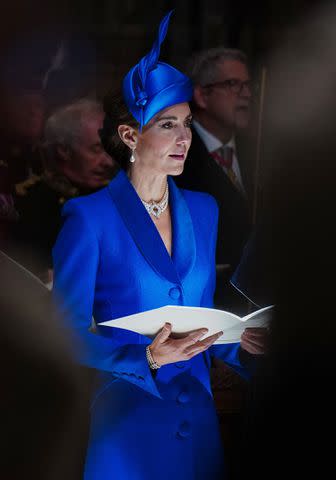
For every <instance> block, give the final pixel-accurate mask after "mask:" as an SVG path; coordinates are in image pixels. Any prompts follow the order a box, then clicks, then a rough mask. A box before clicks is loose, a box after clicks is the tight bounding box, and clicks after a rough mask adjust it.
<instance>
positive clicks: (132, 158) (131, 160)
mask: <svg viewBox="0 0 336 480" xmlns="http://www.w3.org/2000/svg"><path fill="white" fill-rule="evenodd" d="M134 152H135V149H134V150H132V155H131V158H130V162H131V163H134V162H135V156H134Z"/></svg>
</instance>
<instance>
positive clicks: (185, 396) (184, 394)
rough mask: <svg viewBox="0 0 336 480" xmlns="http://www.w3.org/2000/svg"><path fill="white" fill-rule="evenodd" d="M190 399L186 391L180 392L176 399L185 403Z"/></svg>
mask: <svg viewBox="0 0 336 480" xmlns="http://www.w3.org/2000/svg"><path fill="white" fill-rule="evenodd" d="M189 400H190V395H189V393H188V392H180V393H179V394H178V395H177V401H178V402H179V403H187V402H189Z"/></svg>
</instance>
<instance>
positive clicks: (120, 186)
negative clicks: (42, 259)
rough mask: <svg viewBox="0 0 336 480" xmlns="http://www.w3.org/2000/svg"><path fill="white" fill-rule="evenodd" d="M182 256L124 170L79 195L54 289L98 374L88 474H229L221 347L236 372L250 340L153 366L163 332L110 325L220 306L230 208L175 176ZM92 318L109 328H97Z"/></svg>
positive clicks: (139, 477) (59, 249)
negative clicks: (154, 313) (154, 345)
mask: <svg viewBox="0 0 336 480" xmlns="http://www.w3.org/2000/svg"><path fill="white" fill-rule="evenodd" d="M168 182H169V194H170V208H171V217H172V255H171V256H170V255H169V254H168V252H167V250H166V248H165V245H164V243H163V241H162V239H161V237H160V235H159V233H158V231H157V229H156V227H155V225H154V223H153V221H152V220H151V218H150V216H149V215H148V213H147V211H146V210H145V208H144V206H143V204H142V202H141V200H140V198H139V197H138V195H137V193H136V191H135V190H134V188H133V186H132V185H131V183H130V182H129V180H128V178H127V176H126V174H125V173H124V172H123V171H120V172H119V173H118V174H117V175H116V176H115V177H114V179H113V180H112V181H111V182H110V184H109V185H108V186H107V187H106V188H104V189H102V190H100V191H99V192H97V193H94V194H92V195H89V196H86V197H80V198H77V199H73V200H70V201H68V202H67V203H66V204H65V206H64V208H63V217H64V224H63V228H62V230H61V232H60V234H59V236H58V239H57V242H56V244H55V247H54V250H53V258H54V293H55V296H56V298H57V300H58V304H59V306H60V308H61V309H62V310H64V311H65V312H66V314H67V318H68V322H69V326H70V331H71V334H72V336H73V345H74V351H75V353H76V355H77V357H78V360H79V361H80V362H81V363H82V364H84V365H87V366H89V367H92V368H95V369H96V370H97V371H98V378H99V381H98V384H97V390H96V392H95V395H94V398H93V401H92V420H91V433H90V440H89V447H88V453H87V460H86V467H85V479H87V480H96V479H97V480H98V479H99V480H104V479H110V478H111V479H114V478H116V479H126V478H127V479H129V480H143V479H148V478H160V479H161V480H165V479H167V480H168V479H171V478H174V480H180V479H181V480H182V479H183V480H189V479H190V480H191V479H193V480H196V479H197V480H198V479H199V480H201V479H202V480H203V479H204V478H207V479H210V480H211V479H217V478H222V477H221V476H222V475H223V455H222V450H221V444H220V436H219V431H218V422H217V417H216V413H215V409H214V405H213V400H212V393H211V388H210V375H209V369H210V354H215V355H216V356H219V357H221V358H222V359H223V360H224V361H226V362H227V363H228V364H229V365H231V366H232V367H233V368H235V370H236V371H238V372H241V373H242V374H243V373H244V368H243V367H242V365H241V364H240V362H239V355H238V352H239V344H230V345H221V346H214V347H211V348H210V349H209V351H207V352H205V353H202V354H199V355H197V356H195V357H194V358H192V359H191V360H189V361H185V362H178V363H175V364H169V365H165V366H163V367H161V368H160V369H159V370H158V371H157V372H156V374H153V372H152V371H151V370H150V369H149V367H148V363H147V361H146V355H145V349H146V346H147V345H148V344H149V343H150V342H151V340H150V339H149V338H147V337H145V336H142V335H139V334H136V333H134V332H130V331H126V330H121V329H113V328H110V327H102V326H99V324H100V323H101V322H103V321H106V320H111V319H113V318H118V317H121V316H126V315H130V314H133V313H138V312H142V311H145V310H149V309H153V308H158V307H161V306H164V305H188V306H202V307H212V306H213V293H214V288H215V246H216V237H217V217H218V209H217V204H216V202H215V200H214V199H213V198H212V197H211V196H210V195H208V194H205V193H198V192H191V191H187V190H179V189H178V188H177V187H176V185H175V184H174V181H173V180H172V179H171V178H169V179H168ZM92 316H93V317H94V319H95V322H96V324H97V333H92V332H91V331H90V325H91V319H92Z"/></svg>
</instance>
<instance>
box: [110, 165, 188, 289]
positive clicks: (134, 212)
mask: <svg viewBox="0 0 336 480" xmlns="http://www.w3.org/2000/svg"><path fill="white" fill-rule="evenodd" d="M108 189H109V192H110V195H111V197H112V199H113V201H114V203H115V205H116V207H117V209H118V211H119V213H120V216H121V218H122V219H123V221H124V223H125V225H126V227H127V228H128V230H129V232H130V234H131V235H132V237H133V240H134V242H135V243H136V245H137V246H138V248H139V250H140V251H141V253H142V255H143V256H144V257H145V258H146V260H147V262H148V263H149V264H150V265H151V266H152V268H153V269H154V270H156V272H157V273H158V274H160V275H161V276H163V277H164V278H166V279H168V280H169V281H170V282H172V283H179V277H178V274H177V271H176V268H175V266H174V263H173V261H172V259H171V258H170V256H169V254H168V252H167V250H166V247H165V245H164V243H163V241H162V239H161V237H160V234H159V232H158V231H157V229H156V227H155V225H154V223H153V221H152V220H151V218H150V216H149V215H148V213H147V211H146V209H145V207H144V206H143V204H142V203H141V200H140V198H139V196H138V194H137V193H136V191H135V189H134V188H133V186H132V184H131V183H130V181H129V180H128V178H127V175H126V174H125V172H124V171H123V170H121V171H120V172H119V173H118V174H117V175H116V177H114V179H113V180H112V181H111V182H110V184H109V186H108Z"/></svg>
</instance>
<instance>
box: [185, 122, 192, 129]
mask: <svg viewBox="0 0 336 480" xmlns="http://www.w3.org/2000/svg"><path fill="white" fill-rule="evenodd" d="M191 125H192V121H191V120H187V121H186V122H185V124H184V126H185V127H187V128H191Z"/></svg>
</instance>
